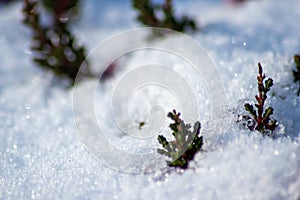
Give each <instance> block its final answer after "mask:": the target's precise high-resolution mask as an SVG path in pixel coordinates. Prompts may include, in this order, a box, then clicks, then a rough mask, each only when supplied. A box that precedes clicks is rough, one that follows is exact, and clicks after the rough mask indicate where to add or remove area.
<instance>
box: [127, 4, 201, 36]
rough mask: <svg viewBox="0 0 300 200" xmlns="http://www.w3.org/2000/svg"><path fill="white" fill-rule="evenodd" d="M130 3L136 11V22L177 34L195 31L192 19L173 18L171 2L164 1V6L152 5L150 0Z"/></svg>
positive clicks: (195, 27) (183, 17)
mask: <svg viewBox="0 0 300 200" xmlns="http://www.w3.org/2000/svg"><path fill="white" fill-rule="evenodd" d="M132 3H133V7H134V8H135V9H136V10H137V11H138V17H137V20H138V21H139V22H141V23H142V24H144V25H146V26H151V27H162V28H168V29H172V30H175V31H179V32H186V31H187V30H189V29H190V30H192V31H196V30H197V26H196V23H195V21H194V20H193V19H191V18H189V17H187V16H182V17H181V18H178V17H176V16H175V14H174V8H173V4H172V0H165V2H164V4H160V5H158V4H154V3H153V2H152V1H151V0H132ZM159 14H162V15H163V16H159ZM159 34H160V35H161V34H163V33H159Z"/></svg>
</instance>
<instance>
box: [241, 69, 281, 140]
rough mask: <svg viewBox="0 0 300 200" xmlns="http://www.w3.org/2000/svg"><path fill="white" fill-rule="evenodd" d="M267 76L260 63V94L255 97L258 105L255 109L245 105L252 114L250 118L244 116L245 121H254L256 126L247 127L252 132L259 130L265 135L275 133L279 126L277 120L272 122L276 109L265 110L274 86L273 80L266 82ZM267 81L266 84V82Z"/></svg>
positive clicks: (258, 81)
mask: <svg viewBox="0 0 300 200" xmlns="http://www.w3.org/2000/svg"><path fill="white" fill-rule="evenodd" d="M265 78H266V75H265V74H263V69H262V66H261V64H260V63H258V76H257V85H258V94H257V95H256V96H255V99H256V102H257V103H256V104H255V107H256V109H255V108H254V106H253V105H251V104H249V103H246V104H245V105H244V107H245V110H246V111H247V112H248V113H249V114H250V116H243V118H244V119H247V120H248V119H252V120H254V121H255V123H254V126H247V127H248V128H249V129H250V130H258V131H260V132H261V133H262V134H263V135H269V136H271V134H270V133H269V131H271V132H272V131H274V130H275V128H276V126H277V121H276V120H271V118H270V117H271V115H273V111H274V109H273V108H272V107H268V108H267V109H265V110H264V105H265V101H266V99H267V93H268V92H269V91H270V89H271V87H272V86H273V80H272V79H271V78H269V79H267V80H265ZM264 80H265V82H264Z"/></svg>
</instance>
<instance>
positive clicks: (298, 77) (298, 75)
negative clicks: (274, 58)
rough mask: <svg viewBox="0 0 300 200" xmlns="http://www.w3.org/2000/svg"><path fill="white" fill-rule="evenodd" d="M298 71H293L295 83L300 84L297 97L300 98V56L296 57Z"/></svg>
mask: <svg viewBox="0 0 300 200" xmlns="http://www.w3.org/2000/svg"><path fill="white" fill-rule="evenodd" d="M294 62H295V65H296V70H293V75H294V82H295V83H298V84H299V88H298V92H297V95H298V96H300V55H297V54H296V55H295V56H294Z"/></svg>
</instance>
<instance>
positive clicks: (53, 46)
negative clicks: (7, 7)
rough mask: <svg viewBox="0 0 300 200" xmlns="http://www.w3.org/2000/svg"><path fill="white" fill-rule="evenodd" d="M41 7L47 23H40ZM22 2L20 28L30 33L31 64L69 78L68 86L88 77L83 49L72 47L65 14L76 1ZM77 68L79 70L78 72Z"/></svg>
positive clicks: (72, 42)
mask: <svg viewBox="0 0 300 200" xmlns="http://www.w3.org/2000/svg"><path fill="white" fill-rule="evenodd" d="M40 2H41V3H44V5H45V7H46V8H48V10H49V12H50V16H51V17H50V22H49V23H48V24H47V25H45V24H42V23H41V16H40V13H39V12H38V9H37V6H38V3H40ZM40 2H37V1H31V0H24V7H23V13H24V16H25V17H24V20H23V22H24V24H25V25H27V27H29V28H30V29H31V31H32V45H31V50H32V51H33V53H34V55H33V56H34V58H33V60H34V62H36V63H37V64H38V65H39V66H41V67H43V68H45V69H50V70H52V71H53V72H54V73H55V74H56V75H59V76H61V75H63V76H67V77H69V78H70V80H71V82H72V84H73V83H74V81H75V79H76V76H77V75H78V77H79V79H82V78H84V77H89V76H92V75H91V73H90V71H89V67H88V62H87V61H86V60H85V58H86V54H85V49H84V48H83V47H82V46H78V45H77V44H76V39H75V37H74V36H73V35H72V33H71V32H70V31H69V22H68V21H69V20H68V17H70V16H69V12H70V8H71V7H73V6H75V5H76V4H77V2H78V0H72V1H70V0H69V1H68V0H64V1H59V0H52V1H49V0H43V1H40ZM80 66H83V67H82V68H81V70H80V71H79V68H80Z"/></svg>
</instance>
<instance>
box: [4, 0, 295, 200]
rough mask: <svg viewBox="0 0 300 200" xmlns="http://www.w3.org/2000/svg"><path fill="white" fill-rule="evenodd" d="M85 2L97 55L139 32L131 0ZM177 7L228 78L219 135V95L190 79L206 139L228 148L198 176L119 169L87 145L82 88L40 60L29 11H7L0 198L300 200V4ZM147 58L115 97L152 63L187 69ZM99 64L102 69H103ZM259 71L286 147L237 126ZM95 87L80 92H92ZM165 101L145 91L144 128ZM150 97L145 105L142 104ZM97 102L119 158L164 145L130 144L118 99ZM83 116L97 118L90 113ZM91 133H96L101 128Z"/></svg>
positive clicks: (87, 30)
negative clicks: (77, 98)
mask: <svg viewBox="0 0 300 200" xmlns="http://www.w3.org/2000/svg"><path fill="white" fill-rule="evenodd" d="M82 4H83V5H82V6H83V12H82V18H81V19H80V22H79V24H77V25H75V26H74V27H73V28H74V32H75V34H76V35H78V37H79V39H80V41H79V42H80V43H83V44H85V45H86V46H87V47H88V48H89V50H92V49H94V48H95V47H96V45H98V44H99V42H102V41H104V40H106V39H107V38H108V37H111V36H112V35H113V34H116V33H119V32H120V31H125V30H127V29H129V28H132V27H137V26H139V25H138V24H137V22H135V21H134V17H135V13H134V11H133V10H131V8H130V3H129V1H128V2H127V1H126V3H124V4H123V1H120V0H119V1H105V2H104V1H95V0H91V1H82ZM176 5H177V7H178V8H179V11H178V12H179V13H189V14H190V15H193V16H194V17H195V18H196V19H199V20H198V21H199V22H198V23H199V24H200V26H201V27H203V31H202V32H197V33H195V34H193V35H192V36H191V37H192V38H193V39H195V40H196V41H197V42H199V43H200V44H201V45H202V46H204V48H205V49H206V51H207V54H208V55H209V56H210V57H211V58H212V60H213V62H214V63H215V65H216V67H217V69H218V71H219V74H220V76H221V78H222V81H223V83H224V87H225V90H226V95H227V99H225V100H226V105H227V107H226V110H227V111H226V113H225V116H224V119H225V122H226V123H225V125H224V127H223V129H222V130H220V129H218V128H217V127H210V126H209V119H210V113H211V110H210V109H211V108H210V107H209V105H210V101H209V100H206V101H205V97H206V95H208V93H209V91H207V88H205V87H206V86H205V84H204V83H201V81H199V80H195V77H196V76H194V75H193V74H190V75H189V74H187V79H188V80H189V81H190V85H192V86H194V89H195V91H197V92H198V93H199V94H200V93H201V94H202V95H203V96H201V97H200V99H198V101H200V102H201V105H200V111H201V112H200V113H199V114H200V119H201V122H202V124H203V127H202V129H201V133H202V134H203V135H204V138H205V137H206V136H207V137H209V136H208V135H205V134H207V132H212V133H213V132H218V133H220V137H219V138H218V139H219V140H218V141H219V142H218V143H217V144H216V145H215V146H214V148H212V149H210V150H209V151H206V152H202V153H199V154H197V155H196V158H195V161H193V162H191V164H190V168H189V169H188V170H186V171H180V170H175V169H169V168H163V169H161V170H157V171H155V172H151V173H138V174H131V173H124V172H121V171H119V170H114V169H112V168H110V167H109V166H107V165H106V163H102V162H101V161H99V160H98V159H96V157H94V155H93V154H92V153H90V152H89V151H88V150H87V149H86V148H85V146H84V145H83V144H82V142H81V140H80V137H79V136H78V134H77V128H76V124H75V122H74V118H73V108H72V95H73V93H72V90H68V89H66V88H65V87H62V86H60V83H61V84H63V82H59V84H58V83H57V82H56V81H54V77H53V75H52V74H51V73H50V72H45V71H42V70H40V69H39V68H38V67H37V66H36V65H35V64H34V63H33V62H32V61H31V58H30V54H31V51H30V50H28V49H29V48H28V46H29V44H30V42H28V41H29V40H30V34H29V30H28V29H26V28H25V27H24V26H23V25H22V24H21V19H22V16H21V13H20V10H21V3H20V2H17V3H15V4H11V5H9V6H7V7H2V8H0V51H1V54H0V56H1V59H0V66H1V67H0V126H1V129H0V137H1V140H0V169H1V170H0V199H202V198H203V199H299V197H300V120H299V115H300V107H299V105H300V98H299V97H297V96H296V95H295V94H296V91H297V85H296V84H294V83H293V77H292V73H291V71H292V68H293V67H295V66H294V65H293V62H292V56H293V55H294V54H295V53H299V51H300V48H299V47H300V40H299V35H300V29H299V27H300V21H299V20H297V19H299V18H300V10H299V7H300V2H299V1H297V0H289V1H280V0H274V1H271V0H265V1H249V2H246V3H245V4H240V5H236V6H231V5H224V4H222V3H221V1H210V2H206V1H192V0H189V1H186V2H185V1H184V2H180V1H176ZM99 9H100V10H99ZM110 10H112V11H110ZM125 45H128V43H126V42H124V43H120V44H116V47H114V48H118V47H122V46H125ZM107 51H108V52H107V53H108V54H109V53H111V51H112V50H110V49H108V50H107ZM142 54H143V53H136V54H134V55H133V56H129V57H127V58H126V59H125V60H126V64H125V65H124V69H121V70H120V71H119V72H117V74H116V75H115V77H113V78H112V79H111V80H109V81H108V83H106V85H105V86H104V87H108V88H109V87H111V88H113V86H114V85H115V84H116V83H117V81H118V80H119V79H120V77H122V75H123V74H124V73H126V69H127V70H129V69H130V66H131V65H132V64H134V63H139V62H145V61H147V60H148V61H149V60H151V61H157V62H159V63H160V64H164V65H168V66H172V67H173V68H174V69H176V70H181V69H182V67H184V66H185V64H184V62H180V61H178V60H176V59H172V58H170V57H168V56H165V55H162V54H159V53H157V52H152V53H149V52H147V53H146V54H145V55H142ZM195 56H197V55H195ZM92 59H93V60H92V63H96V64H97V62H101V60H100V59H97V57H96V58H92ZM258 62H261V63H262V65H263V67H264V72H265V73H266V75H267V76H268V77H272V78H273V79H274V86H273V88H272V90H271V95H270V97H269V98H268V99H267V102H268V104H269V105H272V106H273V107H274V110H275V111H274V117H275V118H276V119H278V120H279V123H280V125H279V128H278V130H277V132H276V133H277V134H278V137H277V138H275V139H273V138H268V137H262V136H261V134H260V133H258V132H249V131H248V130H245V129H243V128H242V127H240V126H239V125H238V124H237V123H236V119H237V116H238V114H240V113H241V112H243V108H242V106H243V104H244V102H245V101H253V100H254V99H253V98H254V95H255V94H256V74H257V63H258ZM92 82H93V80H92V81H86V82H83V83H81V84H80V85H79V86H76V87H82V88H88V87H89V86H90V84H91V83H92ZM198 84H200V85H198ZM201 84H202V85H201ZM160 89H161V88H160ZM160 89H158V90H160ZM161 90H162V89H161ZM156 92H157V88H155V87H154V88H151V87H150V88H148V89H147V90H140V91H139V92H137V93H136V94H137V96H135V97H134V98H133V99H132V102H131V103H130V106H131V107H130V110H129V115H130V116H131V117H132V120H133V121H137V122H140V121H143V120H145V121H146V122H147V116H145V115H143V114H144V113H145V112H146V113H149V111H148V108H149V107H151V106H152V104H151V103H153V102H154V100H157V98H155V97H157V93H156ZM149 93H150V94H151V96H150V97H149V98H148V99H147V101H145V102H143V99H142V96H143V95H145V94H149ZM139 95H141V96H139ZM152 95H153V96H152ZM170 96H172V94H170V93H168V92H166V93H163V95H162V97H161V98H162V102H164V105H169V106H170V108H171V107H173V105H174V106H175V107H176V106H178V105H176V103H174V102H176V99H168V98H169V97H170ZM151 98H153V99H151ZM95 100H97V103H96V104H95V108H94V109H95V112H96V114H97V117H98V119H103V120H104V121H102V122H101V123H102V124H104V126H105V127H104V128H105V130H107V131H106V135H107V138H109V139H110V140H111V141H113V144H114V145H115V146H118V147H119V149H122V150H124V151H128V152H133V153H141V152H145V151H150V150H152V151H155V148H157V147H158V146H159V145H158V143H157V141H156V139H155V137H152V138H150V139H149V140H145V141H144V142H141V143H137V142H136V140H132V139H131V137H130V135H125V136H124V135H122V134H120V131H119V129H118V128H117V127H115V122H114V121H113V119H112V117H111V113H110V110H109V108H110V106H111V105H110V103H111V102H110V99H109V90H101V88H97V92H96V94H95ZM126 103H127V102H126ZM84 105H85V104H84V102H83V104H82V106H83V111H84ZM134 105H144V106H145V107H142V108H141V106H139V107H138V106H134ZM120 106H122V105H121V102H120ZM147 106H148V107H147ZM168 109H169V108H168ZM135 113H136V115H135ZM164 114H165V113H164ZM80 117H81V118H84V117H86V115H85V113H83V114H82V116H80ZM98 121H101V120H98ZM167 122H168V123H169V121H167ZM187 122H189V121H187ZM82 126H85V127H87V128H89V129H88V130H90V131H95V130H93V127H89V124H82ZM136 128H138V127H136ZM165 134H168V133H165ZM151 148H152V149H151ZM153 148H154V149H153ZM107 156H108V157H110V156H111V155H107ZM110 158H111V160H112V162H113V161H114V159H115V158H114V157H110ZM162 159H163V160H162V161H163V162H164V158H162ZM137 162H139V161H137Z"/></svg>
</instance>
